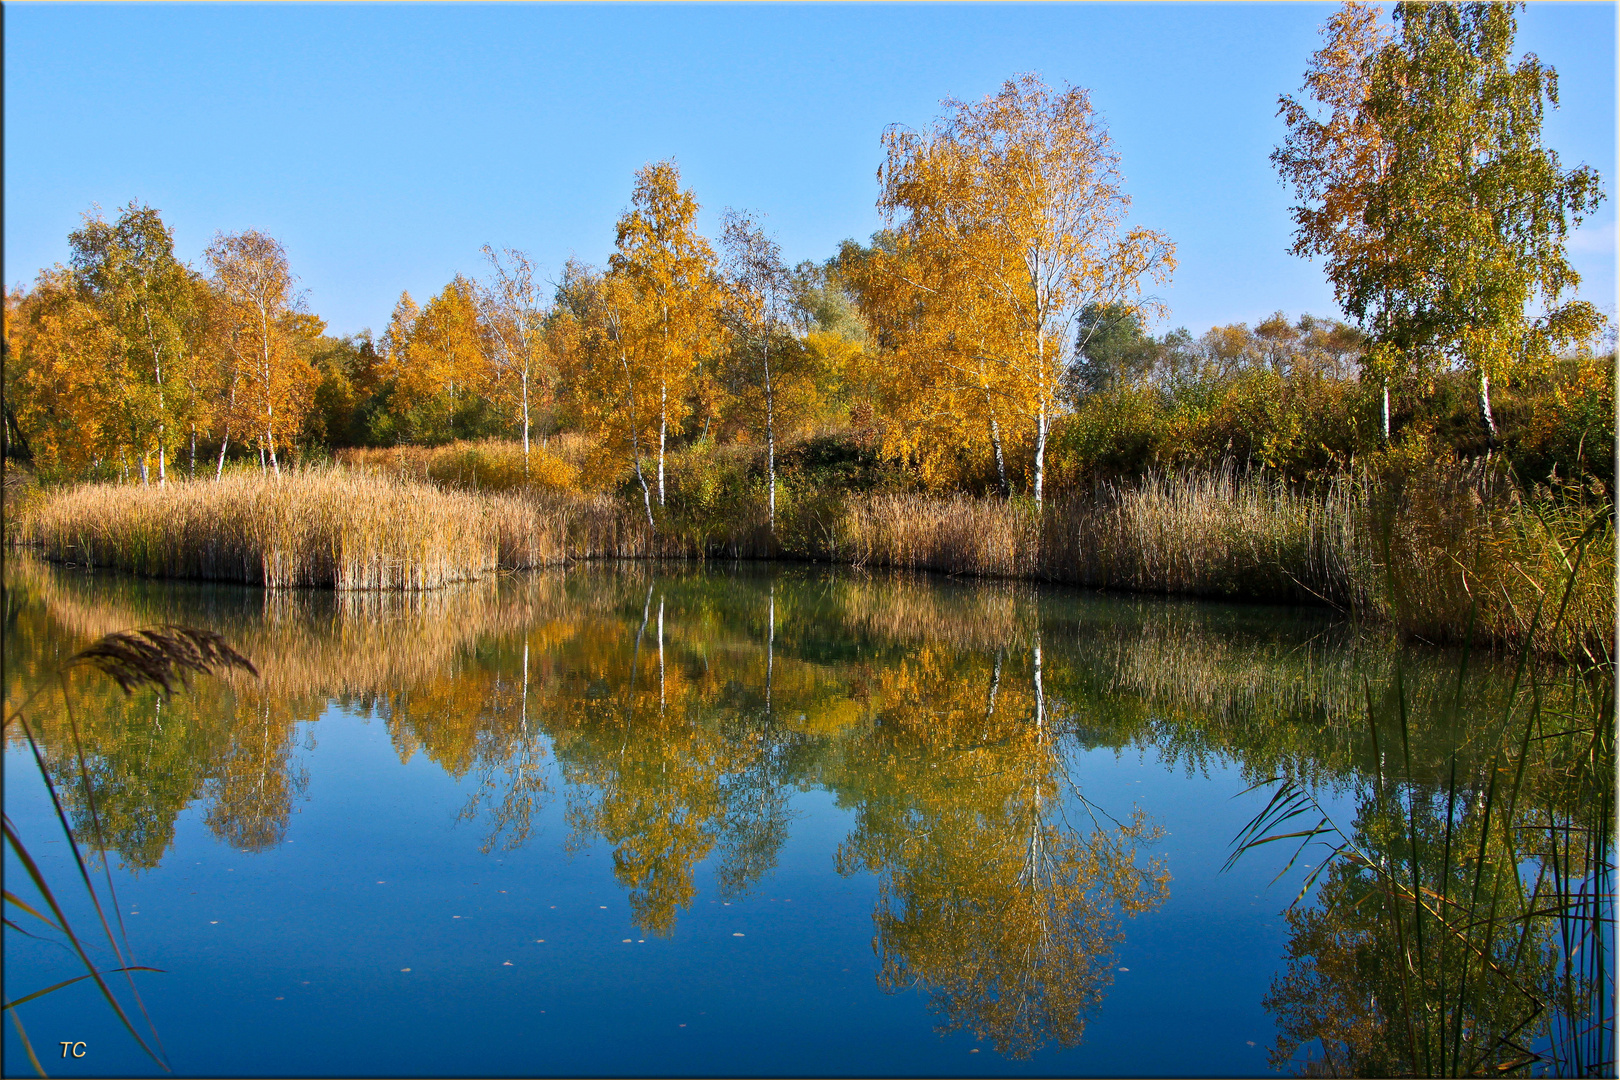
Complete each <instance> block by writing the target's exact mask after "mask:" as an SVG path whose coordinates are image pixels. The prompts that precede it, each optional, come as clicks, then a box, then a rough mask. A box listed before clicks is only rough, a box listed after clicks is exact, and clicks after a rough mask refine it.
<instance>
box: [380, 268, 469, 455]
mask: <svg viewBox="0 0 1620 1080" xmlns="http://www.w3.org/2000/svg"><path fill="white" fill-rule="evenodd" d="M409 299H410V298H409V296H408V295H406V296H402V297H401V298H400V305H399V306H397V307H396V308H395V318H396V319H400V320H403V319H406V318H408V317H409V308H408V306H407V302H408V301H409ZM401 339H402V340H401ZM389 340H390V342H391V343H392V344H391V348H390V351H389V354H388V365H389V367H388V371H389V374H390V375H391V376H392V378H393V380H394V396H393V401H392V406H393V408H394V410H395V412H396V413H400V414H404V415H405V416H406V418H407V426H408V428H409V430H410V431H411V433H412V435H413V436H414V437H415V438H416V439H417V440H418V441H423V442H443V441H447V440H449V439H450V438H453V437H455V436H456V435H457V434H464V433H466V432H468V431H469V430H471V429H473V428H475V427H476V426H477V423H478V417H477V415H476V414H477V412H478V410H479V409H480V408H481V407H482V406H483V403H484V400H485V395H486V394H487V393H488V391H489V389H490V383H491V372H490V370H489V366H488V364H487V363H486V360H485V357H486V356H487V355H488V352H489V344H490V343H489V341H488V334H487V327H486V325H485V324H484V322H483V321H482V320H481V319H480V317H479V310H478V297H477V287H476V286H475V285H474V284H473V282H472V281H471V280H470V279H469V278H466V277H462V276H461V275H459V274H458V275H457V276H456V277H455V278H454V279H453V280H452V281H451V282H450V283H449V284H447V285H446V286H445V287H444V288H443V289H442V290H441V291H440V292H439V293H438V295H436V296H434V297H433V298H432V299H430V300H429V301H428V303H427V306H426V307H424V308H423V309H422V310H421V312H420V314H418V315H416V317H415V318H414V319H410V328H409V331H408V332H404V333H401V332H398V331H396V329H395V326H394V323H393V322H390V324H389Z"/></svg>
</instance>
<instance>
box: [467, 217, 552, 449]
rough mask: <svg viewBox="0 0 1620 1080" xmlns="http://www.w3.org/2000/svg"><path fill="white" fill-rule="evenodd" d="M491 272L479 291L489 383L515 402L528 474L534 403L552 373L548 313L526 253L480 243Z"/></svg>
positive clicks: (546, 392) (547, 388)
mask: <svg viewBox="0 0 1620 1080" xmlns="http://www.w3.org/2000/svg"><path fill="white" fill-rule="evenodd" d="M484 258H485V259H487V260H489V265H490V271H491V276H490V280H489V282H488V283H487V284H485V285H484V286H483V287H482V289H481V290H480V294H479V295H480V300H481V306H482V308H483V318H484V322H485V325H486V327H487V340H488V342H489V346H490V350H489V351H490V363H491V367H492V369H493V373H492V379H491V381H492V383H493V384H494V385H495V387H496V388H497V391H498V392H499V393H500V394H501V396H502V397H503V398H507V399H511V404H513V405H515V407H516V413H517V419H518V423H519V426H521V427H522V428H523V475H524V476H528V474H529V429H530V427H531V425H532V419H531V409H532V405H533V402H534V401H537V400H538V401H547V400H549V398H550V396H551V389H552V378H553V376H554V374H555V372H554V370H553V369H552V366H551V365H550V363H549V362H548V358H547V355H546V335H545V324H546V316H547V311H546V308H545V305H544V303H543V301H542V296H541V291H540V288H539V286H538V285H537V284H536V282H535V280H534V264H533V263H532V262H531V261H530V259H529V257H528V255H526V254H525V253H523V252H521V251H516V250H514V249H512V248H506V249H505V250H504V251H503V252H499V253H497V252H496V251H495V249H494V248H492V247H490V246H489V245H488V244H485V245H484Z"/></svg>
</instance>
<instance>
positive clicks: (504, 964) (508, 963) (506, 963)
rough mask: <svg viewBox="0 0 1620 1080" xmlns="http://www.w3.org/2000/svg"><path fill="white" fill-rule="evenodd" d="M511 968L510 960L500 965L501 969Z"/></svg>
mask: <svg viewBox="0 0 1620 1080" xmlns="http://www.w3.org/2000/svg"><path fill="white" fill-rule="evenodd" d="M511 966H512V961H510V960H506V961H503V962H502V963H501V967H511Z"/></svg>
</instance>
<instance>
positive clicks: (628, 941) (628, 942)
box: [620, 938, 630, 945]
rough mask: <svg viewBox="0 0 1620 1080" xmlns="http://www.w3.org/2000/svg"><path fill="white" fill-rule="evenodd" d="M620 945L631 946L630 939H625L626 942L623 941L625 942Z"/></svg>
mask: <svg viewBox="0 0 1620 1080" xmlns="http://www.w3.org/2000/svg"><path fill="white" fill-rule="evenodd" d="M620 944H623V945H628V944H630V939H629V938H625V939H624V941H623V942H621V943H620Z"/></svg>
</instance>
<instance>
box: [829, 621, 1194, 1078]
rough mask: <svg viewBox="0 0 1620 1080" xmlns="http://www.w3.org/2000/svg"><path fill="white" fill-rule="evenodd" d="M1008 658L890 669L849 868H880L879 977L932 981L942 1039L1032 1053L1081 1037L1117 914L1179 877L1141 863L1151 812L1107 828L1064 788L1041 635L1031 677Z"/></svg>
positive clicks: (870, 732)
mask: <svg viewBox="0 0 1620 1080" xmlns="http://www.w3.org/2000/svg"><path fill="white" fill-rule="evenodd" d="M1007 659H1008V658H1007V657H1005V656H1004V655H1003V654H1002V653H999V652H998V653H997V654H996V656H995V657H994V660H993V662H992V664H991V665H989V667H990V670H989V671H988V672H985V671H984V670H983V668H984V667H985V666H986V665H985V664H984V662H983V661H984V658H983V657H982V656H981V657H975V658H972V659H970V660H968V661H967V662H966V663H964V662H962V661H961V660H959V659H957V658H954V657H951V656H950V655H948V654H947V653H945V652H943V651H942V650H938V649H934V648H928V647H924V648H923V649H920V650H918V651H917V653H916V654H915V656H914V657H911V658H907V659H904V660H901V661H899V662H897V663H895V664H893V665H891V666H890V668H889V670H888V671H887V672H886V680H885V681H886V686H885V687H884V692H883V693H882V695H881V699H882V700H881V704H880V705H879V706H878V707H877V708H875V709H874V716H873V718H872V719H873V722H872V724H871V725H870V727H869V728H868V729H867V730H866V732H864V739H863V740H862V745H860V746H859V747H858V749H856V752H855V753H854V754H852V755H851V757H852V759H854V760H856V761H859V762H861V763H862V765H863V768H864V769H865V770H866V771H867V775H866V776H865V777H864V778H863V779H864V780H865V783H866V784H869V785H870V787H865V788H864V790H863V794H865V796H866V797H865V798H864V799H863V800H862V803H861V805H860V809H859V810H858V811H857V814H856V818H857V825H856V828H855V830H854V832H853V833H852V834H851V836H850V837H849V839H848V840H846V841H845V842H844V844H843V846H842V847H840V849H839V852H838V866H839V869H840V871H842V872H844V873H851V872H853V871H855V870H857V869H865V870H869V871H872V872H874V873H878V874H880V875H882V876H881V885H880V887H879V894H878V907H877V911H876V912H875V914H874V916H873V918H874V921H875V922H876V923H877V937H876V939H875V940H874V942H873V947H874V949H875V950H876V951H877V954H878V957H879V960H880V961H881V973H880V976H879V977H880V980H881V981H882V983H883V984H884V985H885V986H886V987H888V988H890V989H902V988H907V987H911V986H916V985H918V984H924V985H926V986H927V987H928V988H929V992H930V995H931V1005H932V1007H933V1008H934V1010H935V1011H936V1012H939V1013H941V1014H942V1015H943V1017H944V1019H943V1022H942V1023H941V1025H940V1030H941V1033H944V1032H949V1031H953V1030H956V1029H959V1028H966V1029H968V1030H970V1031H972V1032H973V1033H974V1034H976V1035H977V1036H978V1037H980V1038H985V1037H988V1038H990V1039H992V1040H993V1042H994V1044H995V1047H996V1049H997V1050H999V1051H1001V1052H1002V1053H1005V1054H1009V1055H1011V1056H1013V1057H1019V1058H1021V1057H1027V1056H1028V1055H1029V1054H1030V1053H1031V1052H1033V1051H1034V1050H1036V1049H1038V1048H1039V1047H1040V1046H1042V1045H1043V1044H1044V1043H1045V1042H1046V1041H1047V1040H1053V1041H1056V1042H1057V1043H1058V1044H1059V1045H1063V1046H1073V1045H1075V1044H1077V1043H1079V1042H1080V1040H1081V1037H1082V1036H1083V1035H1084V1032H1085V1024H1086V1018H1087V1015H1088V1013H1089V1012H1090V1011H1091V1010H1092V1009H1093V1008H1094V1007H1095V1006H1096V1005H1097V1004H1098V1003H1100V1002H1101V1000H1102V995H1103V991H1104V990H1106V989H1107V987H1108V985H1109V984H1110V983H1111V982H1112V981H1113V976H1112V955H1113V950H1114V948H1115V946H1116V945H1118V943H1119V942H1120V941H1122V940H1123V939H1124V932H1123V930H1122V929H1121V927H1120V919H1119V915H1120V914H1121V913H1123V914H1126V915H1135V914H1137V913H1139V912H1143V911H1147V910H1150V909H1152V908H1153V907H1155V906H1157V905H1158V904H1160V903H1162V902H1163V901H1164V899H1165V898H1166V896H1167V895H1168V893H1169V880H1170V875H1169V872H1168V870H1167V869H1166V868H1165V866H1164V863H1163V861H1162V860H1153V861H1150V862H1149V863H1147V865H1146V866H1145V867H1142V866H1138V865H1137V848H1138V847H1139V846H1141V845H1143V844H1148V843H1151V842H1152V841H1154V840H1156V839H1158V830H1157V829H1155V828H1153V827H1152V826H1150V825H1149V824H1148V822H1147V820H1146V818H1145V816H1144V815H1143V814H1142V813H1141V812H1140V811H1137V812H1136V813H1135V814H1134V815H1133V817H1132V818H1131V820H1130V821H1129V823H1124V824H1122V823H1119V822H1116V821H1112V820H1108V821H1106V822H1105V821H1102V820H1099V819H1098V816H1097V812H1096V810H1095V808H1093V807H1092V806H1091V805H1090V803H1089V802H1087V800H1086V799H1085V797H1084V795H1083V793H1081V792H1080V791H1079V790H1078V788H1077V787H1075V786H1074V785H1072V784H1069V783H1068V770H1067V769H1066V768H1065V767H1064V764H1063V761H1062V757H1061V751H1060V749H1059V740H1058V739H1057V738H1055V737H1054V733H1053V730H1052V729H1053V726H1054V724H1053V722H1054V721H1061V719H1062V714H1061V713H1058V714H1057V715H1056V716H1049V715H1048V708H1049V704H1048V701H1047V694H1046V688H1045V678H1044V676H1045V671H1044V670H1043V669H1044V664H1043V660H1044V657H1043V654H1042V648H1041V639H1040V635H1039V633H1038V632H1037V633H1036V636H1035V642H1034V647H1033V650H1032V651H1031V653H1030V654H1029V657H1028V659H1029V668H1028V669H1027V670H1028V671H1029V678H1028V682H1027V683H1024V680H1022V679H1020V680H1017V681H1013V680H1005V681H1004V679H1003V671H1002V668H1003V663H1004V661H1005V660H1007ZM975 661H977V662H975ZM971 668H978V669H979V670H978V671H971V670H965V669H971ZM975 676H977V677H975ZM986 676H988V677H986ZM1020 683H1022V684H1023V685H1020ZM978 687H984V690H983V691H982V692H981V691H979V690H977V689H976V688H978ZM1065 784H1067V785H1068V786H1069V787H1070V791H1071V794H1072V795H1073V799H1072V800H1071V801H1069V802H1068V803H1065V801H1064V799H1063V798H1062V797H1061V796H1062V794H1063V792H1062V790H1061V788H1062V787H1063V786H1064V785H1065ZM1070 811H1077V812H1080V811H1083V812H1086V813H1087V814H1088V815H1089V816H1090V821H1089V828H1077V827H1075V826H1074V825H1072V824H1071V823H1070V822H1069V821H1068V813H1069V812H1070Z"/></svg>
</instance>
